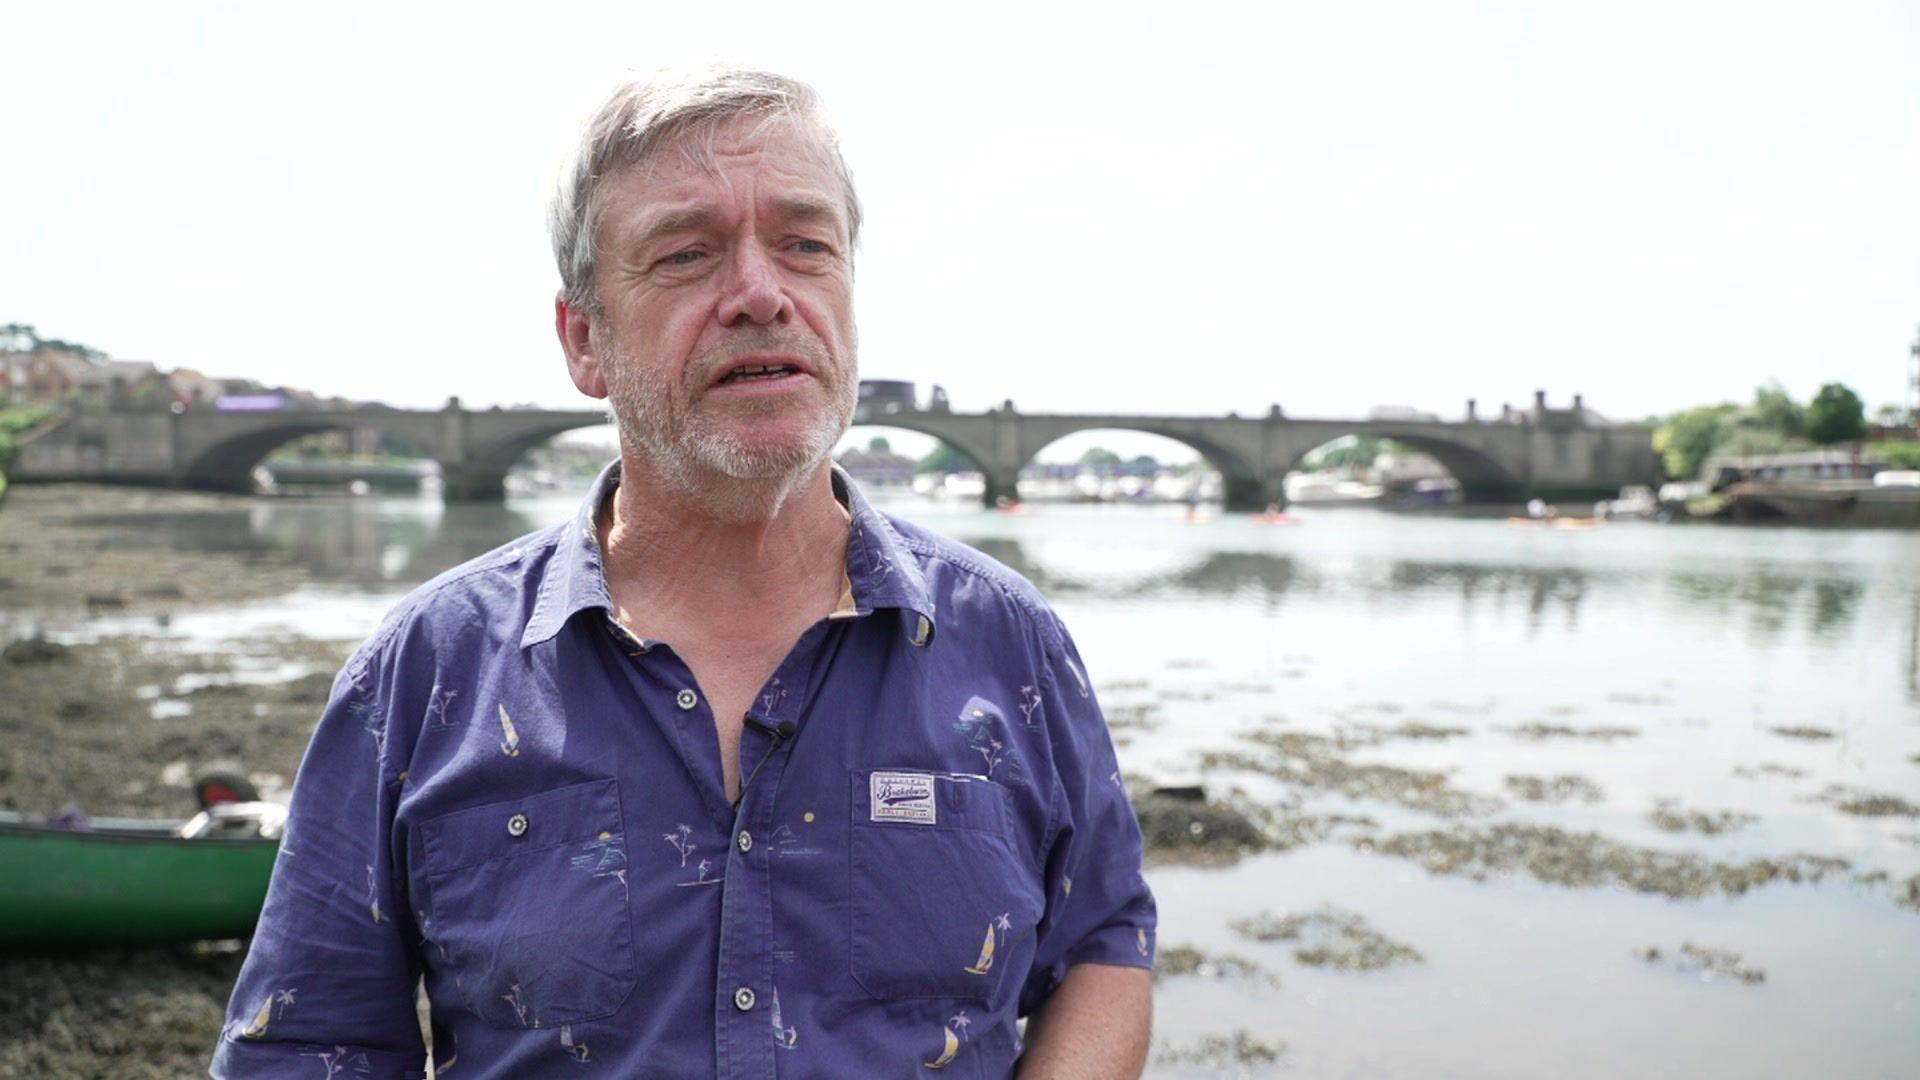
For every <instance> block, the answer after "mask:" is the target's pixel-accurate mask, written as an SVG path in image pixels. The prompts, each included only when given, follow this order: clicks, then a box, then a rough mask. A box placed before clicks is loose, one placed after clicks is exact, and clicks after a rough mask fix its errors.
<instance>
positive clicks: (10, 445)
mask: <svg viewBox="0 0 1920 1080" xmlns="http://www.w3.org/2000/svg"><path fill="white" fill-rule="evenodd" d="M53 413H54V410H52V409H50V408H48V407H46V406H45V405H17V406H13V407H11V408H5V409H0V469H4V468H6V467H7V466H8V465H11V464H12V463H13V455H14V454H16V453H18V452H19V451H20V440H19V438H18V436H19V434H20V433H21V432H23V431H28V430H31V429H33V428H35V427H38V426H40V424H41V423H42V422H43V421H45V420H46V419H47V418H49V417H51V416H52V415H53Z"/></svg>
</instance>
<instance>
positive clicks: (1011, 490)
mask: <svg viewBox="0 0 1920 1080" xmlns="http://www.w3.org/2000/svg"><path fill="white" fill-rule="evenodd" d="M981 475H982V476H983V477H985V479H986V481H987V489H986V490H985V491H983V492H981V493H980V505H982V506H984V507H986V508H987V509H989V510H992V509H993V508H995V507H997V506H999V505H1001V503H1003V502H1006V503H1017V502H1019V501H1020V471H1019V470H1018V469H1016V470H1014V471H1012V472H1004V471H999V472H992V471H990V472H986V473H982V474H981Z"/></svg>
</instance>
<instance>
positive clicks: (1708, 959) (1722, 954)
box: [1634, 941, 1767, 986]
mask: <svg viewBox="0 0 1920 1080" xmlns="http://www.w3.org/2000/svg"><path fill="white" fill-rule="evenodd" d="M1634 955H1635V956H1637V957H1639V958H1640V959H1642V960H1645V961H1646V962H1647V963H1649V964H1659V963H1670V964H1672V965H1673V968H1674V970H1676V971H1680V972H1684V973H1686V974H1688V975H1699V976H1700V979H1701V981H1702V982H1712V981H1713V980H1714V979H1716V978H1721V977H1725V978H1729V979H1737V980H1739V981H1740V982H1743V983H1746V984H1747V985H1748V986H1757V985H1759V984H1760V983H1763V982H1766V981H1767V973H1766V972H1765V971H1763V970H1761V969H1760V968H1757V967H1745V966H1743V965H1744V958H1743V957H1742V956H1741V955H1740V954H1739V953H1737V952H1731V951H1729V950H1727V949H1711V948H1708V947H1707V946H1705V945H1695V944H1694V943H1693V942H1691V941H1688V942H1684V943H1683V944H1681V946H1680V949H1679V951H1677V952H1674V953H1664V952H1661V951H1660V949H1659V948H1657V947H1655V946H1652V945H1649V946H1647V947H1646V948H1644V949H1636V950H1634Z"/></svg>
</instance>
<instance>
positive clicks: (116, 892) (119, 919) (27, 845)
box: [0, 802, 286, 948]
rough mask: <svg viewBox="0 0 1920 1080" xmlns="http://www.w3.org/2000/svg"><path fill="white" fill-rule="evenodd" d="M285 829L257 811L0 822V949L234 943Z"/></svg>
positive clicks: (233, 806)
mask: <svg viewBox="0 0 1920 1080" xmlns="http://www.w3.org/2000/svg"><path fill="white" fill-rule="evenodd" d="M285 821H286V810H285V808H283V807H280V806H278V805H275V804H273V803H263V802H228V803H219V804H215V805H211V806H208V807H206V809H204V810H202V811H201V812H200V813H199V814H197V815H195V816H194V817H193V818H191V819H188V820H185V821H164V820H148V819H143V818H95V819H92V820H86V819H84V818H79V817H77V816H76V817H75V819H74V820H69V821H66V822H62V823H50V822H45V821H41V822H34V821H29V820H27V819H26V818H24V817H23V816H22V815H20V814H17V813H12V812H0V948H9V947H10V948H20V947H28V946H49V945H80V944H86V945H92V944H103V943H107V942H156V941H195V940H200V939H206V938H237V937H246V936H247V935H248V934H251V933H252V932H253V925H254V923H255V922H256V921H257V920H258V919H259V917H260V906H261V904H262V903H264V902H265V900H266V896H267V880H268V879H269V878H270V877H272V875H273V860H274V857H275V855H276V854H277V853H278V851H279V848H280V829H281V827H282V826H283V825H284V824H285Z"/></svg>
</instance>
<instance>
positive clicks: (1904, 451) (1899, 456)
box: [1873, 441, 1920, 469]
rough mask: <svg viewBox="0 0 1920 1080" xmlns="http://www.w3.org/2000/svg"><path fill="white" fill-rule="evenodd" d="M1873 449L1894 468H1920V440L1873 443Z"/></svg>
mask: <svg viewBox="0 0 1920 1080" xmlns="http://www.w3.org/2000/svg"><path fill="white" fill-rule="evenodd" d="M1873 449H1874V452H1875V453H1877V454H1879V455H1880V457H1881V459H1882V460H1884V461H1885V462H1886V463H1887V464H1889V465H1891V466H1893V467H1894V468H1896V469H1920V442H1895V441H1888V442H1883V443H1874V444H1873Z"/></svg>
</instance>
